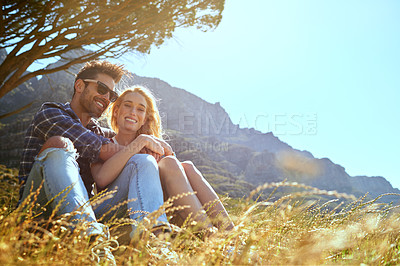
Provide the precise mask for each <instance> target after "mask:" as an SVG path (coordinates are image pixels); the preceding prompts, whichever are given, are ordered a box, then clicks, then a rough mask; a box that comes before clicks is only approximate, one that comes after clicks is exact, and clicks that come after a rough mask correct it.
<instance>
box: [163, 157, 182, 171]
mask: <svg viewBox="0 0 400 266" xmlns="http://www.w3.org/2000/svg"><path fill="white" fill-rule="evenodd" d="M158 166H159V168H160V171H167V170H169V171H181V170H183V169H181V164H180V162H179V160H178V159H177V158H176V157H174V156H166V157H164V158H162V159H161V160H160V161H159V162H158Z"/></svg>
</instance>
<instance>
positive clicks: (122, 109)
mask: <svg viewBox="0 0 400 266" xmlns="http://www.w3.org/2000/svg"><path fill="white" fill-rule="evenodd" d="M146 110H147V103H146V99H145V98H144V97H143V96H142V95H141V94H140V93H138V92H131V93H128V94H126V95H125V96H124V99H123V100H122V102H121V104H120V105H119V106H118V108H116V109H115V111H114V114H113V115H114V116H116V118H117V119H116V120H117V126H118V132H121V131H123V132H132V133H136V132H137V131H138V130H139V129H140V128H141V127H142V126H143V125H144V123H145V122H146Z"/></svg>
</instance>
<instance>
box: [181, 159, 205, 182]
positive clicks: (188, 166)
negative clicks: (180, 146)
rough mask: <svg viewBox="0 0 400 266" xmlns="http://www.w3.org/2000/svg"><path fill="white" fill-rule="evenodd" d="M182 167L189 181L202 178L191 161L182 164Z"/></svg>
mask: <svg viewBox="0 0 400 266" xmlns="http://www.w3.org/2000/svg"><path fill="white" fill-rule="evenodd" d="M182 167H183V169H184V170H185V173H186V175H187V177H188V179H189V180H191V181H193V180H194V179H201V178H202V175H201V174H200V171H199V170H198V169H197V168H196V166H195V165H194V164H193V163H192V162H191V161H184V162H182Z"/></svg>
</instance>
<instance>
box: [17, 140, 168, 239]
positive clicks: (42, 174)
mask: <svg viewBox="0 0 400 266" xmlns="http://www.w3.org/2000/svg"><path fill="white" fill-rule="evenodd" d="M76 158H77V153H76V150H71V149H68V148H48V149H46V150H44V151H42V152H41V153H40V154H39V155H38V156H37V157H36V158H35V163H34V164H33V167H32V170H31V172H30V174H29V176H28V179H27V183H26V186H25V190H24V193H23V196H22V201H23V200H24V199H26V198H27V197H28V196H29V194H30V192H31V191H32V192H36V190H37V189H38V188H39V187H40V185H41V184H42V182H43V185H42V187H41V188H40V192H39V195H38V198H37V203H39V204H40V205H41V206H44V205H45V204H47V203H48V202H49V201H50V200H52V199H53V200H52V201H51V202H50V205H49V206H46V208H47V210H46V212H45V213H44V216H47V217H49V215H50V213H51V212H52V211H53V210H56V214H57V215H61V214H66V213H73V216H72V217H71V221H75V223H79V222H89V224H90V225H89V227H88V228H89V229H88V230H87V234H88V235H99V234H100V235H107V236H108V228H107V227H106V226H105V225H103V224H101V223H99V222H97V219H96V217H97V218H100V217H102V216H103V215H104V216H105V217H106V218H107V217H111V216H113V215H117V217H118V216H119V217H120V216H121V214H123V215H124V214H125V213H126V210H127V209H129V211H130V212H129V216H130V218H132V219H136V220H141V219H142V218H143V216H144V214H147V213H151V212H153V211H156V210H158V209H159V207H160V206H161V205H162V204H163V192H162V188H161V183H160V177H159V172H158V166H157V162H156V160H155V159H154V157H153V156H151V155H148V154H136V155H134V156H132V157H131V158H130V159H129V161H128V162H127V164H126V165H125V167H124V169H123V170H122V172H121V174H120V175H119V176H118V177H117V179H115V180H114V181H113V182H112V183H111V184H110V185H109V186H108V190H107V191H112V190H116V191H115V192H114V193H113V194H112V196H111V197H108V198H107V199H106V198H104V200H103V201H102V199H100V200H99V202H100V203H99V204H97V205H95V206H94V208H93V207H92V206H91V204H90V202H89V196H88V193H87V191H86V188H85V185H84V183H83V181H82V178H81V177H80V174H79V166H78V163H77V162H76ZM129 199H136V200H134V201H132V200H131V201H129V202H128V203H127V204H124V205H122V206H121V207H120V208H118V209H115V210H114V209H113V210H112V212H109V210H110V208H112V207H114V206H116V205H118V204H119V203H121V202H123V201H127V200H129ZM101 201H102V202H101ZM57 205H59V206H57ZM49 207H50V208H49ZM77 210H78V212H77ZM157 221H158V222H159V223H161V224H166V225H168V221H167V217H166V215H165V213H163V214H162V215H161V216H159V217H158V219H157ZM133 229H135V227H133Z"/></svg>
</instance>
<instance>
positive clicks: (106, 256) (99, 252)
mask: <svg viewBox="0 0 400 266" xmlns="http://www.w3.org/2000/svg"><path fill="white" fill-rule="evenodd" d="M118 247H119V244H118V241H117V240H114V239H112V240H110V239H108V240H104V238H102V237H99V238H98V239H97V240H96V241H95V244H94V245H93V246H92V248H91V250H90V251H91V260H92V261H94V262H96V263H101V264H105V265H112V266H116V265H117V263H116V262H115V258H114V255H113V254H112V251H115V250H117V249H118Z"/></svg>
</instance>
